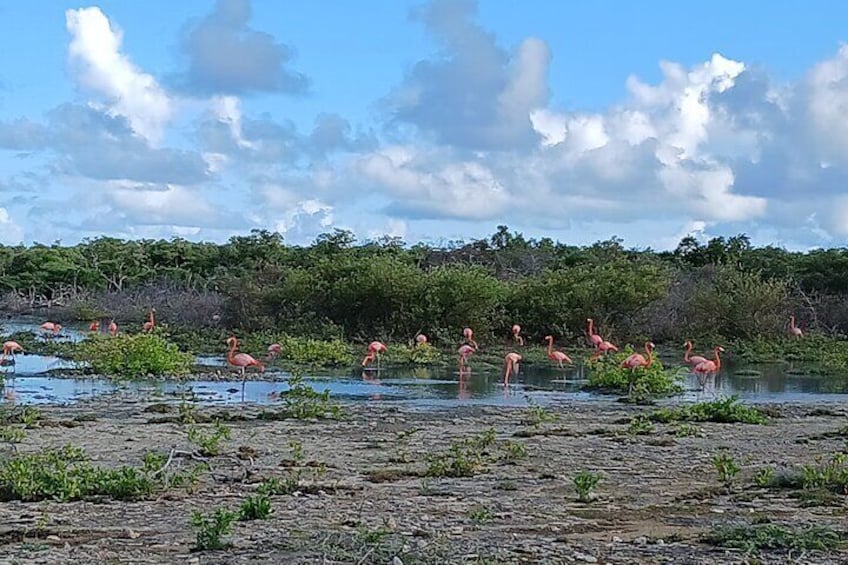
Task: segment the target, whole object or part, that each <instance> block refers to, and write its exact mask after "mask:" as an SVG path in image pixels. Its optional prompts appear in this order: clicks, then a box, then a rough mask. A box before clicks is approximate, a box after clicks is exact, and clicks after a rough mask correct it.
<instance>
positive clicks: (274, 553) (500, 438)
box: [0, 398, 848, 565]
mask: <svg viewBox="0 0 848 565" xmlns="http://www.w3.org/2000/svg"><path fill="white" fill-rule="evenodd" d="M344 407H345V411H346V413H347V415H348V417H347V418H346V419H343V420H339V421H332V420H266V419H259V418H257V416H258V415H259V414H260V413H261V412H262V410H264V409H266V408H261V407H257V406H250V405H245V406H240V407H239V406H235V407H234V406H232V405H231V406H228V407H227V409H226V411H224V410H221V409H213V408H198V409H197V413H200V414H202V416H203V417H201V418H199V420H202V421H204V422H207V421H209V422H211V421H213V420H214V419H215V417H216V416H225V417H224V418H222V420H226V425H227V426H229V428H230V429H231V438H230V439H229V440H225V441H223V442H222V443H221V451H220V454H219V455H217V456H214V457H203V458H201V457H198V456H197V455H186V454H192V453H196V449H197V446H196V445H194V444H192V442H190V441H189V439H188V434H187V433H186V425H185V424H182V423H181V422H180V421H179V420H178V418H171V417H170V415H176V414H177V410H176V407H174V408H173V409H167V408H165V407H163V406H162V405H159V404H154V403H152V402H151V403H138V402H135V403H133V402H122V401H121V400H120V399H119V398H111V399H110V400H108V401H92V402H86V403H80V404H78V405H74V406H47V407H41V410H42V413H43V417H44V419H45V422H44V424H45V425H42V426H41V427H39V428H35V429H30V430H27V435H26V438H25V439H24V441H23V442H22V443H21V444H19V445H18V446H17V449H18V451H20V452H23V453H31V452H35V451H37V450H40V449H45V448H58V447H61V446H62V445H65V444H73V445H76V446H79V447H82V448H84V449H85V450H86V452H87V453H88V454H89V456H90V457H91V459H92V461H93V462H94V463H95V464H97V465H104V466H118V465H140V464H141V461H142V458H143V456H144V454H145V453H146V452H148V451H157V452H160V453H164V454H168V453H169V452H171V450H174V451H175V452H178V453H182V454H183V455H179V456H177V457H175V458H174V461H173V462H172V463H171V466H172V468H174V469H177V468H181V467H187V466H189V465H191V464H194V463H197V462H198V461H200V460H202V462H204V463H208V465H209V467H210V470H209V471H207V472H204V473H203V474H202V475H201V478H200V482H199V483H198V484H197V485H196V486H194V487H193V488H191V489H186V488H173V489H171V490H169V491H168V492H166V493H162V494H159V495H157V496H156V497H155V498H153V499H151V500H142V501H136V502H116V501H112V500H104V499H102V498H100V499H96V500H94V499H92V500H82V501H76V502H69V503H58V502H53V501H43V502H29V503H22V502H18V501H12V502H4V503H0V524H1V525H0V556H2V557H0V562H3V563H12V562H19V563H91V562H100V563H109V562H113V563H119V562H120V563H204V564H205V563H247V562H250V563H294V564H300V563H304V564H305V563H381V564H385V563H392V562H393V561H392V560H393V558H395V557H397V558H398V559H399V560H400V562H401V563H404V564H407V565H408V564H410V563H434V564H435V563H439V564H443V563H572V562H576V563H580V562H583V563H595V562H597V563H616V564H618V563H692V564H699V563H744V562H752V561H750V558H746V557H745V556H744V555H743V554H742V553H741V552H740V551H738V550H728V549H722V548H716V547H714V546H711V545H709V544H707V543H706V542H704V541H702V536H703V535H704V534H705V533H707V532H709V531H710V530H712V528H713V527H715V526H720V525H744V524H749V523H753V521H755V520H756V521H759V522H763V521H773V522H775V523H780V524H783V525H786V526H791V527H803V526H805V525H809V524H816V525H820V526H821V525H825V526H827V525H830V526H832V527H834V528H837V529H839V528H843V527H844V525H845V523H846V519H845V514H846V505H845V504H844V503H843V504H842V505H841V506H837V507H834V506H805V505H803V504H802V503H801V501H799V500H798V499H795V498H792V497H790V496H789V494H788V493H783V492H780V491H769V490H766V489H761V488H758V487H756V486H754V480H753V477H754V475H755V473H756V472H757V471H758V470H759V469H760V468H761V467H763V466H766V465H801V464H809V463H813V462H814V460H815V457H816V456H819V455H820V456H822V457H827V456H828V455H830V454H832V453H835V452H837V451H840V450H842V449H843V448H844V438H840V437H836V436H833V437H831V436H830V435H829V434H828V432H831V431H832V430H833V429H834V427H835V421H834V418H833V416H832V415H831V414H826V413H822V412H816V411H814V410H813V409H814V408H815V407H813V406H800V405H799V406H773V407H772V409H773V410H774V411H775V413H779V414H780V415H782V416H783V417H781V418H776V419H773V420H771V421H770V423H769V424H768V425H764V426H760V425H744V424H714V423H699V424H698V427H699V428H700V430H701V433H700V434H699V435H698V436H683V437H677V436H675V435H674V433H673V431H674V429H675V424H668V425H665V424H656V425H655V426H654V428H653V430H652V431H651V432H650V433H646V434H639V435H635V434H629V433H628V426H627V424H626V423H624V422H628V421H629V418H630V417H632V416H635V415H637V414H640V413H647V412H648V411H650V410H651V408H644V407H635V406H627V405H619V404H615V403H597V404H590V403H578V404H563V405H559V406H554V407H551V408H549V409H548V411H549V412H550V413H551V414H554V415H556V420H555V421H551V422H546V423H542V424H539V425H537V426H533V425H531V424H527V423H522V422H527V411H526V410H525V409H521V408H492V407H484V408H480V407H476V408H475V407H467V408H458V409H451V410H444V411H434V410H427V411H421V410H414V409H411V408H407V407H402V406H395V405H388V404H369V405H362V404H357V405H353V404H348V405H344ZM225 412H226V414H225ZM162 413H166V414H169V416H166V417H161V416H156V414H162ZM227 416H228V417H227ZM92 418H94V419H92ZM50 422H74V426H72V427H66V426H65V425H50ZM198 426H199V427H200V428H201V429H202V430H204V431H208V432H210V433H211V430H213V429H214V426H213V424H211V423H202V424H198ZM490 428H491V429H493V430H494V437H493V438H490V439H491V442H490V443H488V444H486V445H485V446H484V447H480V448H479V449H478V448H476V447H475V448H474V449H476V450H477V451H473V450H472V451H473V453H474V454H477V455H480V458H481V460H480V461H479V462H478V461H470V462H468V465H469V467H468V468H469V469H470V470H469V475H470V476H463V473H462V471H463V470H465V469H466V467H464V466H459V467H456V466H455V467H450V472H451V473H454V472H455V471H456V470H457V469H459V472H456V473H455V474H454V475H451V474H450V473H448V474H447V476H442V477H439V476H428V475H432V474H434V469H442V470H444V467H438V466H434V464H433V463H432V462H433V460H434V457H435V456H437V455H439V454H442V455H444V454H448V455H449V454H450V447H451V442H452V441H454V440H462V439H469V440H470V439H472V438H476V439H475V441H477V439H479V438H481V437H482V436H484V435H485V433H486V432H487V430H489V429H490ZM813 437H814V438H816V441H814V442H807V443H801V442H800V441H799V440H804V439H807V438H813ZM290 442H293V443H290ZM475 445H476V444H475ZM298 446H299V447H298ZM298 449H300V450H301V451H302V453H298V452H297V450H298ZM719 450H726V451H727V452H728V453H729V454H730V455H732V456H733V457H734V458H735V459H736V461H737V462H738V463H739V465H740V466H741V468H742V470H741V472H740V473H739V475H738V476H737V478H736V481H735V484H736V486H735V487H734V488H732V489H731V490H730V491H729V492H728V491H727V489H725V488H724V487H723V486H722V485H721V484H719V482H718V481H717V478H716V470H715V468H714V467H713V464H712V461H711V460H712V457H713V455H714V454H715V453H716V452H718V451H719ZM5 456H8V452H7V454H6V455H5ZM2 457H4V455H0V458H2ZM298 461H300V463H298ZM442 463H443V464H444V461H442ZM451 463H456V462H455V461H453V460H452V461H451ZM478 463H479V464H478ZM475 464H477V466H474V465H475ZM583 470H587V471H591V472H593V473H597V474H599V475H600V477H601V480H600V482H599V483H598V485H597V487H596V488H595V491H594V493H593V495H592V496H591V497H590V499H589V500H588V501H586V502H580V501H579V500H578V498H577V495H576V492H575V488H574V485H573V482H572V480H573V478H574V477H575V476H576V475H577V474H578V473H579V472H580V471H583ZM296 471H299V472H300V474H299V479H298V481H297V485H296V488H292V489H290V490H291V492H289V493H288V494H274V495H272V496H271V497H270V498H271V504H272V507H273V511H272V513H271V515H270V518H269V519H267V520H254V521H248V522H236V525H235V527H234V531H233V533H232V534H231V535H230V536H228V537H227V539H228V540H230V541H231V542H232V546H231V547H229V548H228V549H224V550H220V551H202V552H200V551H194V550H193V547H194V543H195V537H194V531H193V529H192V527H191V526H190V523H189V521H190V515H191V513H192V511H194V510H200V511H203V512H209V511H211V510H212V509H214V508H218V507H226V508H228V509H231V510H238V507H239V505H240V504H241V502H242V501H243V500H244V499H245V497H247V496H248V495H252V494H256V492H257V489H258V488H259V485H261V484H262V482H263V481H265V480H267V479H272V478H273V479H277V480H278V481H281V482H285V480H286V479H287V478H290V477H291V476H292V473H294V472H296ZM746 559H748V560H747V561H746ZM760 559H761V560H762V562H767V563H820V564H826V563H844V562H846V561H848V550H846V549H844V548H843V549H840V550H831V551H821V552H815V551H813V552H807V553H804V554H803V556H802V557H799V554H798V552H794V553H789V552H786V551H783V552H780V551H774V552H769V553H765V554H763V555H761V556H760ZM394 563H398V561H394Z"/></svg>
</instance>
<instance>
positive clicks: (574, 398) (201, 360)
mask: <svg viewBox="0 0 848 565" xmlns="http://www.w3.org/2000/svg"><path fill="white" fill-rule="evenodd" d="M196 361H197V363H198V364H201V365H205V366H224V360H223V358H221V357H214V356H204V357H198V358H197V359H196ZM72 366H73V364H72V363H71V362H68V361H64V360H62V359H59V358H56V357H46V356H39V355H18V356H17V359H16V364H15V365H14V366H4V367H1V368H0V370H2V371H3V372H4V373H5V377H6V386H7V389H8V390H10V391H13V392H14V395H15V398H16V400H17V401H18V402H22V403H30V404H40V403H68V402H76V401H80V400H84V399H91V398H94V397H96V396H98V395H101V394H107V393H111V394H116V395H118V396H119V397H121V398H123V399H125V400H137V401H148V400H151V399H161V400H163V401H165V400H168V399H177V398H179V397H180V396H181V395H183V394H185V393H187V392H189V391H191V392H193V393H194V395H195V396H196V397H197V398H198V399H199V400H200V401H201V402H208V403H238V402H242V401H246V402H253V403H259V404H270V403H275V402H278V400H276V399H275V398H274V396H275V394H274V393H280V392H284V391H286V390H288V384H287V382H286V379H287V378H288V377H289V376H290V375H289V374H288V373H286V372H285V371H282V370H279V369H275V368H274V367H269V368H268V370H267V371H266V376H268V377H271V378H273V379H275V380H271V381H247V382H246V383H244V386H243V389H242V382H241V381H240V380H238V379H237V378H235V372H234V373H233V375H234V379H233V380H227V381H211V380H188V381H181V382H178V381H159V380H149V381H134V382H131V383H112V382H110V381H108V380H105V379H85V378H79V379H70V378H55V377H51V376H49V375H48V374H46V373H47V371H49V370H50V369H55V368H65V367H72ZM754 372H756V374H753V373H754ZM585 377H586V372H585V369H582V368H572V369H566V370H565V371H561V370H558V369H554V368H550V367H528V366H527V365H522V368H521V373H520V374H519V375H518V376H517V377H514V376H513V377H512V378H511V379H510V382H509V385H508V386H504V384H503V374H502V372H500V371H495V370H484V369H479V370H477V369H472V372H471V374H470V375H465V376H463V378H462V379H460V377H459V374H458V373H457V372H456V370H450V369H433V368H390V367H389V368H385V369H382V370H379V371H374V370H370V371H361V370H359V369H357V370H349V371H331V370H316V371H315V372H313V373H312V374H310V375H308V376H306V377H305V378H304V381H305V383H306V384H308V385H309V386H311V387H312V388H313V389H315V390H317V391H323V390H325V389H329V390H330V392H331V394H332V396H333V397H334V398H338V399H346V400H359V401H364V402H402V403H404V404H410V405H414V406H419V407H450V406H456V405H472V404H485V405H517V406H523V405H526V404H527V401H528V399H531V400H533V401H535V402H537V403H539V404H542V405H544V404H549V403H551V402H557V403H559V402H592V401H598V400H607V401H609V400H611V399H614V398H615V397H611V396H606V395H601V394H596V393H590V392H586V391H583V390H581V386H582V385H583V384H585V382H586V379H585ZM684 389H685V390H684V391H683V392H682V393H680V394H679V395H677V396H676V397H675V400H677V401H680V400H683V401H698V400H710V399H713V398H716V397H719V396H726V395H731V394H736V395H739V397H740V398H741V399H742V400H744V401H746V402H754V403H756V402H822V403H832V402H848V378H846V376H844V375H843V376H835V377H834V376H829V377H822V376H818V375H811V374H804V371H803V370H802V368H799V367H792V366H787V365H782V364H780V365H757V366H740V365H733V364H728V365H727V366H726V367H724V368H723V370H722V372H721V373H720V374H719V375H717V376H716V377H715V378H712V379H710V380H708V381H707V382H706V383H704V386H703V387H702V386H701V385H700V384H699V382H698V380H697V378H696V377H695V376H694V375H691V374H687V375H686V376H685V380H684Z"/></svg>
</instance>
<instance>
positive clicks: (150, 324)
mask: <svg viewBox="0 0 848 565" xmlns="http://www.w3.org/2000/svg"><path fill="white" fill-rule="evenodd" d="M154 312H156V308H151V309H150V317H149V318H148V320H147V321H146V322H144V324H143V325H142V326H141V331H143V332H152V331H153V328H155V327H156V320H155V319H154V318H153V313H154Z"/></svg>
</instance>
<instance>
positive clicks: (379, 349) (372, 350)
mask: <svg viewBox="0 0 848 565" xmlns="http://www.w3.org/2000/svg"><path fill="white" fill-rule="evenodd" d="M386 351H387V347H386V344H385V343H383V342H382V341H372V342H371V343H369V344H368V354H367V355H365V357H364V358H363V359H362V366H363V367H365V366H366V365H368V364H369V363H370V362H371V361H373V360H374V359H377V367H378V368H379V367H380V353H385V352H386Z"/></svg>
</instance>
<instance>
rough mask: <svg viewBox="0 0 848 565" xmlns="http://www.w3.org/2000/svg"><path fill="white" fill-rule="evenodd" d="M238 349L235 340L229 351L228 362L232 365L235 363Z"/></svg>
mask: <svg viewBox="0 0 848 565" xmlns="http://www.w3.org/2000/svg"><path fill="white" fill-rule="evenodd" d="M237 347H238V341H237V340H233V341H232V343H230V347H229V349H227V361H229V362H230V363H232V362H233V357H234V355H233V354H234V353H235V352H236V348H237Z"/></svg>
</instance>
